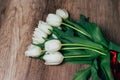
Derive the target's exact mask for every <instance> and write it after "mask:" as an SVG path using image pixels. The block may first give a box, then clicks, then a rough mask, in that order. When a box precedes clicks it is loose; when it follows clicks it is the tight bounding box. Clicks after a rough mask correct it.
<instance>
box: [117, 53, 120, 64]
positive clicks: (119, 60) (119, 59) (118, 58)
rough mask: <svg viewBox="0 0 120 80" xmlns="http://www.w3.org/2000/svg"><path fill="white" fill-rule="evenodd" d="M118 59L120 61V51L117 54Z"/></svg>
mask: <svg viewBox="0 0 120 80" xmlns="http://www.w3.org/2000/svg"><path fill="white" fill-rule="evenodd" d="M117 61H118V62H119V63H120V53H119V54H118V56H117Z"/></svg>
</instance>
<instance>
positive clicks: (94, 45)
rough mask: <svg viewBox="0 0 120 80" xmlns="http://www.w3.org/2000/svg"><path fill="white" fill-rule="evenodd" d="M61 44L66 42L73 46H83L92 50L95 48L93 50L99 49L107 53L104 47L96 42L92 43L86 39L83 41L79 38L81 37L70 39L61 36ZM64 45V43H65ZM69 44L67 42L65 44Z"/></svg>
mask: <svg viewBox="0 0 120 80" xmlns="http://www.w3.org/2000/svg"><path fill="white" fill-rule="evenodd" d="M61 38H62V39H61V42H63V41H64V40H66V41H69V42H68V44H69V43H72V44H81V45H83V46H85V47H90V48H93V49H98V50H100V51H104V52H106V51H105V49H104V48H103V46H101V45H99V44H97V43H95V42H92V41H90V40H86V39H82V38H79V37H70V36H61ZM63 43H64V42H63ZM65 43H67V42H65Z"/></svg>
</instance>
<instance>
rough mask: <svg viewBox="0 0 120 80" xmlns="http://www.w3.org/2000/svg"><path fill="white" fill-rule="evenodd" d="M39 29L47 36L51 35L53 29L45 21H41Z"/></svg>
mask: <svg viewBox="0 0 120 80" xmlns="http://www.w3.org/2000/svg"><path fill="white" fill-rule="evenodd" d="M38 28H39V29H40V30H42V31H43V32H45V33H46V34H51V32H50V30H52V29H53V28H52V27H51V26H50V25H49V24H47V23H45V22H43V21H39V24H38Z"/></svg>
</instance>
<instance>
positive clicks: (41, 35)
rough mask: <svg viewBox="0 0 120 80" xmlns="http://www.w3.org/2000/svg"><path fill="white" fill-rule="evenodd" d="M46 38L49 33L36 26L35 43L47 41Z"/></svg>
mask: <svg viewBox="0 0 120 80" xmlns="http://www.w3.org/2000/svg"><path fill="white" fill-rule="evenodd" d="M44 38H47V34H46V33H44V32H43V31H42V30H40V29H39V28H36V29H35V31H34V34H33V38H32V39H33V43H34V44H39V43H44V42H45V40H44Z"/></svg>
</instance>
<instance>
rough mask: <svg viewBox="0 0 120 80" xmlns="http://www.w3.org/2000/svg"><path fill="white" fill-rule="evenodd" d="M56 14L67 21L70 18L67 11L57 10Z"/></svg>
mask: <svg viewBox="0 0 120 80" xmlns="http://www.w3.org/2000/svg"><path fill="white" fill-rule="evenodd" d="M56 14H57V15H59V16H60V17H62V18H63V19H67V18H68V17H69V15H68V12H67V11H66V10H65V9H57V10H56Z"/></svg>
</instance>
